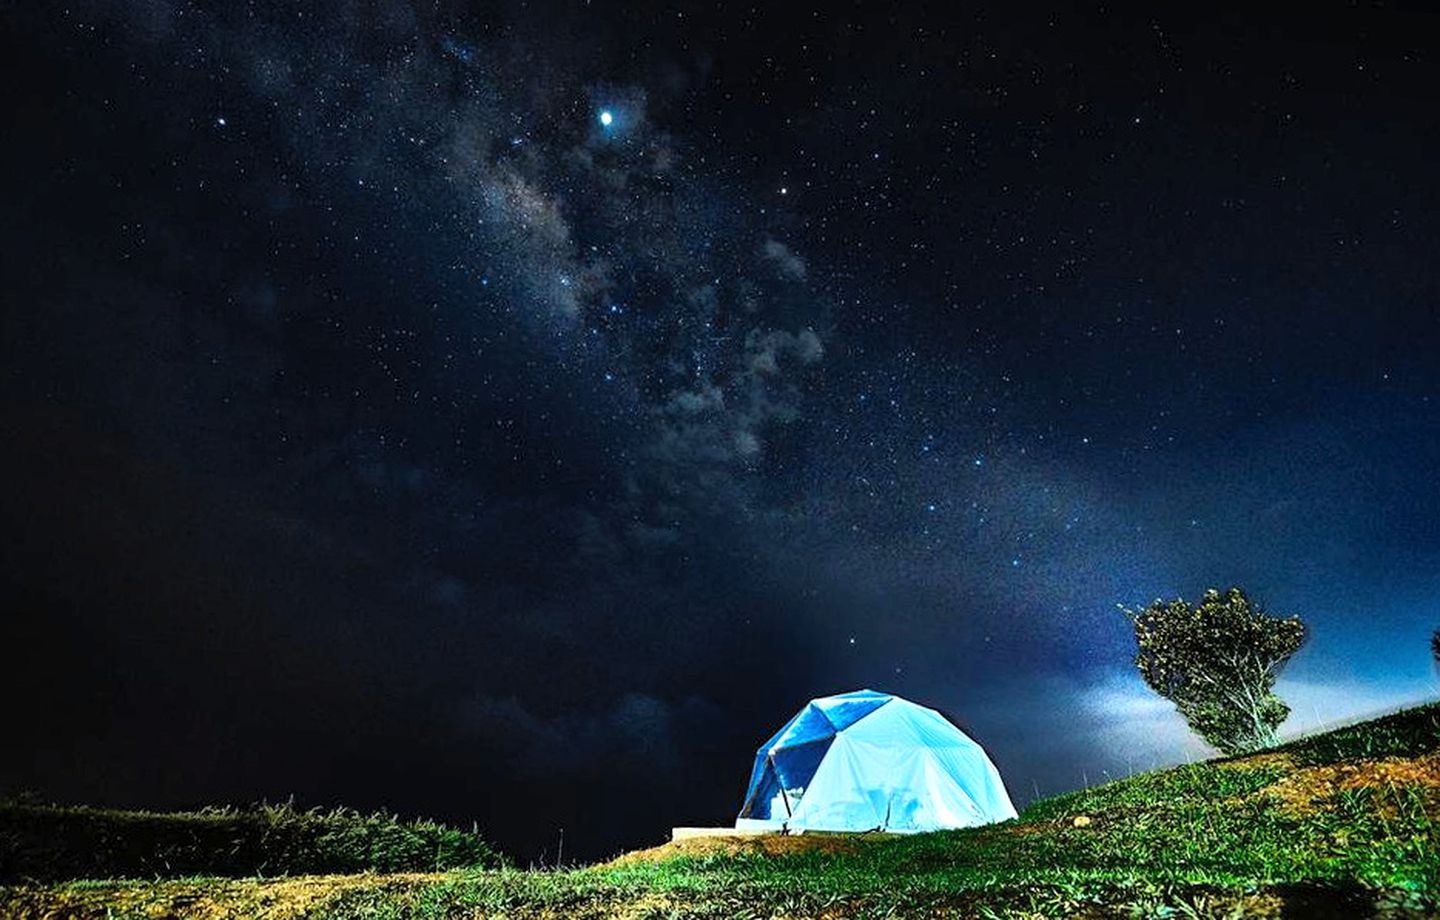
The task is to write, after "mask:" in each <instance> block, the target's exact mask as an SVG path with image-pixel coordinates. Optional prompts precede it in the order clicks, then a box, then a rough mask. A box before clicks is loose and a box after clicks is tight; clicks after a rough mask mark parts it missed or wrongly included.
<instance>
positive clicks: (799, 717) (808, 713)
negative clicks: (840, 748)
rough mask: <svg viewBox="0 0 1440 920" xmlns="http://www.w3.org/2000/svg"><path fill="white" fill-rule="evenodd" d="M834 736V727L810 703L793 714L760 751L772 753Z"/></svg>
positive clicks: (817, 708)
mask: <svg viewBox="0 0 1440 920" xmlns="http://www.w3.org/2000/svg"><path fill="white" fill-rule="evenodd" d="M833 734H835V727H834V726H833V725H831V724H830V720H829V719H827V718H825V714H824V713H823V712H821V711H820V709H819V707H817V706H816V705H815V704H814V703H810V704H809V705H807V706H806V707H805V708H804V709H802V710H800V711H799V712H798V713H796V714H795V717H794V718H793V719H791V720H790V721H789V722H786V723H785V727H784V728H781V729H780V730H779V731H778V732H776V733H775V734H774V736H773V737H771V739H770V740H769V741H767V742H765V744H764V746H763V747H762V748H761V751H762V752H763V751H773V750H775V749H776V748H785V747H793V746H795V745H797V744H808V743H810V742H812V741H818V740H820V739H822V738H828V737H830V736H831V735H833Z"/></svg>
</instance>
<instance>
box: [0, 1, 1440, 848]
mask: <svg viewBox="0 0 1440 920" xmlns="http://www.w3.org/2000/svg"><path fill="white" fill-rule="evenodd" d="M1425 6H1427V4H1419V3H1417V4H1384V3H1377V4H1362V5H1353V6H1347V5H1339V4H1337V5H1334V6H1321V7H1316V8H1314V9H1312V10H1310V11H1309V12H1307V13H1306V14H1305V15H1302V16H1298V17H1297V16H1294V15H1291V14H1290V13H1289V12H1285V13H1280V12H1276V13H1274V14H1269V13H1264V12H1256V11H1255V10H1253V9H1248V10H1246V11H1243V12H1241V11H1236V12H1229V13H1217V12H1216V11H1215V10H1213V9H1210V8H1207V7H1205V6H1204V5H1201V6H1200V7H1198V8H1197V9H1196V10H1194V11H1192V12H1184V11H1180V10H1177V9H1171V5H1168V4H1160V5H1156V4H1145V5H1138V6H1137V7H1136V8H1135V9H1125V8H1124V7H1123V6H1113V5H1112V6H1108V7H1106V8H1105V10H1104V11H1096V12H1066V13H1055V12H1053V11H1047V10H1043V9H1040V8H1027V5H1026V4H1019V3H1001V4H995V5H993V6H989V7H986V6H979V5H971V4H936V5H935V6H934V7H933V8H925V7H922V6H917V5H906V4H889V3H875V4H873V5H861V4H853V3H843V4H836V3H821V4H817V5H816V6H814V7H813V8H809V7H805V6H803V5H801V4H799V3H784V4H779V3H776V4H771V5H769V8H768V9H760V8H755V7H751V6H747V5H742V4H728V5H724V6H720V5H716V6H708V5H702V4H699V3H690V2H682V3H679V4H674V5H668V4H667V5H664V6H661V5H650V4H640V3H608V2H594V3H579V2H573V3H547V2H533V3H509V4H500V5H496V6H482V5H480V4H470V3H458V2H457V3H449V2H431V3H416V4H413V5H412V4H408V3H401V2H395V0H378V2H334V0H322V2H314V3H303V4H294V5H291V4H276V5H275V6H273V7H270V6H267V5H262V4H244V3H215V4H208V5H204V6H202V5H199V4H191V3H184V2H164V0H144V2H139V0H123V2H122V0H114V2H109V0H79V2H74V3H70V4H69V5H68V6H66V5H64V4H51V3H43V4H42V3H33V4H32V3H17V4H5V5H4V6H3V8H0V30H3V32H0V50H3V58H0V59H3V61H4V63H3V65H0V66H3V67H4V69H5V71H6V73H5V85H6V87H7V89H6V92H5V95H4V102H3V106H4V109H5V119H4V124H5V125H6V127H5V139H4V142H3V148H0V150H3V153H0V158H3V161H4V169H3V170H0V187H3V191H0V201H3V206H0V298H3V299H0V303H3V315H0V444H3V450H0V481H3V489H0V527H3V542H0V605H3V607H4V610H5V612H4V613H3V614H0V699H3V700H5V704H6V719H5V722H6V727H5V732H4V734H5V739H4V742H3V746H4V748H5V751H6V753H5V754H4V756H3V757H0V792H17V791H21V790H31V791H33V792H35V793H36V794H38V795H40V796H41V797H43V798H47V799H54V800H58V801H65V802H94V803H104V804H113V805H126V806H145V807H177V806H190V805H196V804H201V803H209V802H246V801H255V800H258V799H270V800H283V799H285V798H287V797H290V796H292V795H293V796H294V797H295V800H296V802H297V803H298V804H301V805H304V806H311V805H331V804H336V803H344V804H348V805H352V806H356V807H360V808H364V809H371V808H378V807H386V808H389V809H392V810H396V811H399V812H400V813H402V814H406V815H414V814H423V815H430V816H434V817H438V818H442V819H446V820H449V821H454V822H457V823H463V824H464V825H465V826H466V827H468V826H469V825H470V822H471V821H475V822H478V823H479V825H480V827H481V828H482V829H483V830H485V832H486V833H487V834H488V835H489V836H490V837H492V838H493V839H494V840H495V841H496V842H497V843H498V844H499V845H500V846H501V847H502V848H503V849H505V850H507V851H508V852H510V853H512V854H515V855H517V856H519V857H520V858H521V859H522V860H525V861H528V860H541V861H543V860H553V858H554V855H555V849H556V844H557V841H558V837H559V832H560V829H561V828H564V833H565V853H566V855H567V858H569V857H575V858H591V857H598V856H602V855H605V854H608V853H613V852H615V851H616V850H619V849H621V848H625V847H634V846H638V845H643V844H649V843H654V842H658V841H659V840H661V839H663V838H664V836H665V834H666V833H667V831H668V828H669V827H670V826H671V825H674V824H723V823H728V822H730V821H731V820H733V818H734V814H735V812H736V810H737V809H738V807H739V805H740V798H741V795H742V793H743V791H744V783H745V780H746V778H747V776H748V770H749V767H750V762H751V758H752V756H753V751H754V749H755V747H756V746H757V745H758V744H759V743H760V742H761V741H762V740H763V739H764V738H765V737H766V736H768V735H769V734H770V733H771V732H772V731H773V730H774V729H775V728H776V727H777V726H778V725H779V724H780V723H781V722H783V721H784V720H785V719H786V718H788V717H789V716H790V715H791V714H792V713H793V711H794V710H796V709H797V708H798V707H799V706H800V705H801V704H803V702H804V701H805V700H807V699H809V698H811V697H814V696H821V695H826V694H830V693H835V692H840V691H844V690H849V689H854V688H856V687H861V686H868V687H874V688H877V689H882V690H888V691H891V692H895V693H899V694H902V695H905V696H907V697H910V698H912V699H915V700H917V701H919V702H923V703H927V704H929V705H933V706H936V707H938V708H941V709H943V710H944V711H946V712H947V713H949V714H951V715H952V716H953V717H954V718H955V719H956V720H957V721H958V722H959V723H960V724H961V725H963V726H964V727H966V728H967V730H969V731H970V732H971V733H972V734H973V735H974V736H975V737H976V738H977V740H979V741H980V742H981V743H982V744H983V745H985V746H986V748H987V749H988V750H989V751H990V753H991V754H992V756H993V757H994V759H995V760H996V762H997V764H998V765H999V767H1000V769H1001V771H1002V773H1003V774H1004V776H1005V778H1006V781H1007V783H1008V784H1009V787H1010V791H1011V794H1012V796H1013V797H1014V798H1015V799H1016V801H1017V803H1021V804H1023V803H1024V802H1025V801H1028V800H1029V799H1031V798H1033V797H1034V796H1035V795H1036V794H1037V793H1038V794H1051V793H1055V792H1058V791H1061V790H1064V789H1069V788H1074V787H1077V786H1080V785H1081V784H1083V783H1087V782H1088V783H1093V782H1096V781H1098V780H1101V779H1104V778H1106V777H1108V776H1117V775H1123V774H1124V773H1126V772H1128V771H1131V770H1139V769H1148V768H1150V767H1152V766H1155V765H1157V764H1163V763H1172V762H1176V761H1180V760H1183V759H1186V758H1192V757H1198V756H1204V755H1205V753H1206V750H1205V749H1204V748H1203V747H1202V746H1201V745H1200V744H1199V743H1198V742H1195V741H1194V740H1192V739H1191V738H1190V737H1189V736H1188V734H1187V732H1186V731H1185V729H1184V726H1183V723H1181V722H1180V720H1179V718H1178V717H1177V716H1176V715H1175V714H1174V713H1173V710H1172V708H1171V707H1170V705H1169V704H1168V703H1165V702H1164V701H1163V700H1160V699H1159V698H1157V697H1155V696H1154V695H1153V694H1151V693H1150V691H1148V690H1147V689H1146V688H1145V687H1144V685H1143V684H1142V683H1141V682H1140V680H1139V678H1138V675H1137V674H1136V673H1135V672H1134V669H1133V667H1132V665H1131V655H1132V654H1133V639H1132V637H1131V634H1130V631H1129V624H1128V622H1127V621H1126V620H1125V618H1124V616H1123V615H1121V614H1120V613H1119V612H1118V611H1117V609H1116V606H1117V604H1125V605H1134V604H1140V603H1145V602H1147V601H1149V600H1151V599H1152V598H1155V597H1157V596H1164V597H1173V596H1176V595H1183V596H1187V597H1194V596H1195V595H1197V594H1198V593H1199V592H1200V591H1202V590H1203V589H1205V588H1207V587H1210V586H1226V585H1229V584H1240V585H1243V586H1245V587H1246V588H1247V589H1248V590H1250V591H1251V592H1252V593H1253V594H1254V595H1255V596H1256V597H1258V598H1259V599H1260V600H1261V601H1262V602H1264V603H1265V604H1266V605H1267V607H1269V608H1270V609H1272V610H1274V611H1275V612H1277V613H1286V614H1288V613H1299V614H1300V615H1301V616H1303V617H1304V618H1305V620H1306V621H1307V623H1308V624H1309V625H1310V627H1311V633H1312V636H1311V641H1310V643H1309V645H1308V646H1307V647H1306V648H1305V649H1303V650H1302V651H1301V653H1300V654H1299V655H1298V656H1297V657H1296V658H1295V660H1294V661H1293V662H1292V665H1291V667H1290V670H1289V671H1287V673H1286V677H1285V679H1284V680H1282V682H1281V684H1280V692H1281V694H1282V696H1284V697H1285V698H1286V699H1287V700H1289V701H1290V703H1291V704H1292V705H1293V707H1294V714H1293V716H1292V718H1291V720H1290V721H1289V722H1288V723H1287V724H1286V726H1285V730H1286V731H1290V732H1294V731H1300V730H1304V729H1306V728H1309V727H1314V726H1316V725H1319V724H1332V723H1333V722H1335V721H1339V720H1343V719H1347V718H1353V717H1357V716H1359V715H1362V714H1367V713H1372V712H1375V711H1378V710H1381V709H1385V708H1393V707H1395V706H1398V705H1401V704H1402V703H1404V702H1407V701H1412V700H1416V699H1421V698H1424V697H1427V696H1431V697H1433V696H1434V695H1436V693H1437V692H1440V687H1437V683H1436V676H1435V671H1434V669H1433V668H1432V665H1431V663H1430V659H1429V652H1428V648H1427V640H1428V636H1429V632H1430V630H1432V629H1433V628H1435V627H1436V626H1440V489H1437V480H1440V357H1437V356H1440V171H1437V168H1436V162H1437V156H1440V17H1437V15H1436V14H1434V13H1430V12H1426V11H1424V9H1423V8H1424V7H1425Z"/></svg>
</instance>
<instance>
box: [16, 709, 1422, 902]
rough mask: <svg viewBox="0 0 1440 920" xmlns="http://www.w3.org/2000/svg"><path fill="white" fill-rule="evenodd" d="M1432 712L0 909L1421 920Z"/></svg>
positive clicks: (79, 892)
mask: <svg viewBox="0 0 1440 920" xmlns="http://www.w3.org/2000/svg"><path fill="white" fill-rule="evenodd" d="M1437 892H1440V706H1436V705H1432V706H1425V707H1421V708H1418V709H1412V710H1407V711H1405V712H1401V713H1396V714H1394V715H1391V716H1387V717H1385V718H1382V719H1377V720H1374V721H1371V722H1367V723H1363V724H1360V725H1355V726H1351V727H1348V728H1344V729H1340V730H1337V731H1334V732H1329V733H1326V734H1324V735H1319V736H1315V737H1312V738H1308V739H1304V740H1301V741H1298V742H1294V743H1291V744H1289V745H1286V746H1284V747H1282V748H1278V749H1276V750H1273V751H1269V752H1266V753H1264V754H1260V755H1255V756H1251V757H1242V758H1232V759H1228V760H1218V761H1212V762H1208V763H1203V764H1196V765H1190V766H1184V767H1177V768H1174V769H1169V770H1162V771H1156V772H1153V773H1148V774H1143V775H1140V776H1136V777H1133V778H1130V779H1126V780H1121V781H1117V782H1114V783H1109V784H1107V785H1104V786H1098V787H1095V788H1091V789H1086V790H1082V791H1079V792H1075V793H1070V794H1067V795H1062V796H1057V797H1055V798H1050V799H1045V800H1042V801H1039V802H1036V803H1035V804H1033V805H1032V806H1030V807H1029V808H1028V809H1026V811H1025V813H1024V814H1023V815H1021V817H1020V819H1019V820H1018V821H1013V822H1007V823H1006V824H1003V825H995V826H991V827H986V828H978V829H974V830H967V831H953V832H946V833H938V834H928V835H922V836H917V837H906V838H895V837H880V836H865V835H856V836H847V837H837V836H816V837H811V838H797V839H791V840H787V841H785V842H784V843H783V844H779V843H777V842H776V841H775V840H773V839H770V840H765V839H761V840H756V839H753V838H752V839H741V838H719V839H709V840H697V841H685V842H683V843H680V844H669V845H666V846H664V847H659V848H656V849H654V850H649V851H642V852H640V853H636V854H630V855H628V856H626V857H622V858H620V859H618V860H615V861H613V862H611V863H608V864H605V865H602V866H595V867H590V868H586V869H577V870H573V871H568V872H524V871H517V870H508V869H505V870H495V871H467V872H450V873H434V874H404V875H370V874H365V875H345V876H307V877H297V878H291V879H278V880H254V879H249V880H205V879H189V880H169V881H156V882H133V881H126V882H93V881H85V882H71V883H66V884H58V885H50V886H42V885H34V886H13V887H9V888H3V889H0V916H5V917H12V916H13V917H47V918H48V917H72V916H73V917H117V918H118V917H204V918H207V920H208V918H219V917H263V918H276V920H279V918H297V917H313V918H326V920H329V918H358V917H369V916H384V917H391V918H441V917H445V918H462V917H464V918H472V917H555V918H559V917H636V918H639V917H689V916H695V917H717V918H718V917H725V918H731V917H827V918H841V917H847V918H848V917H936V916H939V917H1015V918H1021V917H1026V918H1029V917H1036V916H1044V917H1050V916H1078V917H1093V918H1100V917H1157V918H1158V917H1216V918H1220V917H1227V918H1228V917H1248V916H1257V917H1266V916H1273V917H1280V916H1286V917H1289V916H1296V917H1325V916H1331V917H1345V918H1353V917H1364V916H1396V917H1429V916H1440V893H1437Z"/></svg>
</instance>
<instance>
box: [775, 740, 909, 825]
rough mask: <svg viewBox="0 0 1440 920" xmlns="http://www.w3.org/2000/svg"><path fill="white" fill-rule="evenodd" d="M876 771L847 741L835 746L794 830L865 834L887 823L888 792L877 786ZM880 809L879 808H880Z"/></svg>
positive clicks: (793, 819) (798, 812) (812, 785)
mask: <svg viewBox="0 0 1440 920" xmlns="http://www.w3.org/2000/svg"><path fill="white" fill-rule="evenodd" d="M875 772H876V771H875V769H874V767H873V765H871V764H867V763H866V762H865V758H864V756H863V754H862V752H859V751H857V750H856V748H855V746H854V745H852V744H849V743H847V742H846V740H845V736H844V735H843V734H841V735H838V736H836V738H835V742H834V743H833V744H831V745H830V750H829V751H828V752H827V753H826V755H825V760H824V761H823V762H822V763H821V764H820V769H818V770H816V771H815V778H814V779H813V780H812V781H811V783H810V789H809V790H808V792H807V793H806V795H805V798H804V799H802V800H801V802H800V807H799V808H797V809H796V811H795V814H794V815H793V816H792V817H791V819H790V824H789V826H790V828H791V829H792V830H835V831H850V830H853V831H865V830H874V829H877V828H879V827H880V826H881V825H882V824H884V823H885V812H884V803H885V798H886V795H885V790H883V789H881V788H878V787H877V786H876V784H875V783H874V781H873V780H874V778H875V777H874V774H875ZM877 806H878V807H877Z"/></svg>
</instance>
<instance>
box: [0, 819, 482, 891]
mask: <svg viewBox="0 0 1440 920" xmlns="http://www.w3.org/2000/svg"><path fill="white" fill-rule="evenodd" d="M499 864H500V857H499V855H498V854H497V853H496V852H495V850H494V849H493V848H492V847H491V846H490V845H489V844H488V843H486V842H485V840H483V839H482V838H481V837H480V835H479V834H478V833H472V832H466V831H460V830H456V829H454V828H450V827H446V826H444V825H441V824H436V823H434V822H432V821H401V820H400V819H398V818H396V817H395V816H393V815H389V814H385V813H383V812H377V813H375V814H361V813H359V812H355V811H352V810H349V809H343V808H342V809H335V810H331V811H320V810H318V809H316V810H310V811H302V810H300V809H297V808H295V807H293V806H291V805H289V804H281V805H269V804H261V805H254V806H251V807H248V808H206V809H203V810H200V811H195V812H171V813H158V812H148V811H119V810H109V809H98V808H85V807H64V806H56V805H41V804H34V803H26V802H19V801H11V802H0V882H3V881H16V880H34V881H52V880H59V879H70V878H86V877H102V878H103V877H112V878H113V877H127V876H128V877H140V878H154V877H156V876H177V875H202V874H203V875H211V876H217V875H218V876H257V875H293V874H298V873H318V872H361V871H365V870H375V871H382V872H397V871H406V870H410V871H414V870H439V869H455V868H476V867H482V866H483V867H495V866H498V865H499Z"/></svg>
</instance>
